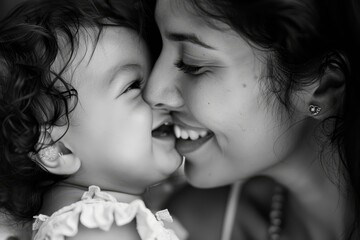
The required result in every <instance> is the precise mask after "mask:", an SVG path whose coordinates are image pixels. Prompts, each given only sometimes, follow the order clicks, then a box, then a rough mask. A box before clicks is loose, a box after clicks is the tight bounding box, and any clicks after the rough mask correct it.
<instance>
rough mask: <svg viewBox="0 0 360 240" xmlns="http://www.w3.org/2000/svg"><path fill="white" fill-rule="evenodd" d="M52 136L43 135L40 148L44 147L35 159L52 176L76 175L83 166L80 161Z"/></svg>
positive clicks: (47, 133)
mask: <svg viewBox="0 0 360 240" xmlns="http://www.w3.org/2000/svg"><path fill="white" fill-rule="evenodd" d="M55 132H56V131H55ZM52 135H53V134H51V133H49V132H48V131H44V132H43V133H42V134H41V137H40V141H41V142H39V146H43V147H42V148H41V150H40V151H39V152H38V154H37V155H36V156H35V157H33V159H35V160H36V161H37V162H38V163H39V164H40V165H41V166H42V167H43V168H45V169H46V170H47V171H49V172H50V173H52V174H56V175H71V174H74V173H76V172H77V171H78V170H79V169H80V166H81V162H80V159H79V158H78V157H76V156H75V155H74V154H73V153H72V152H71V151H70V150H69V149H67V148H66V147H65V145H64V144H63V143H62V142H61V141H57V142H54V140H53V138H52ZM54 135H56V134H54Z"/></svg>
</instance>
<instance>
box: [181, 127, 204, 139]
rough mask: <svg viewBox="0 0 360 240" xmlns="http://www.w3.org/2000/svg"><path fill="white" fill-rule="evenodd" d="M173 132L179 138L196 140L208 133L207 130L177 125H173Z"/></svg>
mask: <svg viewBox="0 0 360 240" xmlns="http://www.w3.org/2000/svg"><path fill="white" fill-rule="evenodd" d="M174 133H175V137H176V138H181V139H184V140H186V139H189V138H190V139H191V140H197V139H199V138H202V137H205V136H206V135H207V134H208V131H206V130H200V131H197V130H190V129H184V128H182V127H180V126H178V125H174Z"/></svg>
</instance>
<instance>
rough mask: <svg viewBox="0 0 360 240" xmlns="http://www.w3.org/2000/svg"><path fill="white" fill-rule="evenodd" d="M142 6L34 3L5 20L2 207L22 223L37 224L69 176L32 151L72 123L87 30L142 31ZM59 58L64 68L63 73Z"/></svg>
mask: <svg viewBox="0 0 360 240" xmlns="http://www.w3.org/2000/svg"><path fill="white" fill-rule="evenodd" d="M141 9H143V8H142V6H141V4H140V3H139V2H136V1H134V0H76V1H74V0H61V1H59V0H31V1H27V2H25V3H23V4H21V5H19V6H18V7H17V8H16V9H15V10H13V11H12V12H11V13H10V14H9V15H8V16H7V17H5V18H4V19H2V20H1V21H0V121H1V128H0V208H1V209H3V211H4V212H6V213H9V214H10V215H11V216H12V217H13V218H15V220H17V221H27V220H30V219H32V217H33V216H34V215H36V214H37V213H38V211H39V210H40V208H41V205H42V195H43V194H44V192H45V191H46V190H47V189H48V188H49V187H51V186H52V185H53V184H54V183H56V182H58V181H59V180H61V179H63V178H64V177H65V176H56V175H53V174H50V173H48V172H47V171H44V169H43V168H41V166H39V165H38V164H37V163H35V162H34V161H32V160H31V158H30V157H29V153H32V152H37V151H38V150H39V147H38V146H37V144H38V140H39V137H40V134H41V131H43V130H44V127H45V128H47V127H51V126H68V118H69V114H70V113H71V111H72V110H73V109H74V107H75V106H76V103H77V92H76V89H74V88H73V87H72V86H71V84H70V83H69V81H66V80H65V79H64V74H63V73H64V72H65V71H66V70H67V68H68V66H69V65H70V64H71V60H72V58H73V56H74V55H75V54H76V50H77V46H78V44H79V42H78V38H79V34H80V33H81V32H82V31H81V29H82V28H83V29H85V28H86V29H88V28H91V29H94V30H95V31H91V32H95V38H94V41H95V43H96V42H97V40H98V39H99V37H100V34H101V31H102V29H103V27H106V26H117V27H127V28H130V29H133V30H135V31H136V32H138V33H139V34H140V33H141V30H142V26H143V15H144V14H143V13H142V11H141ZM85 32H86V34H87V33H89V32H87V31H85ZM94 45H95V46H96V44H94ZM64 46H65V47H66V52H65V53H66V54H64V51H62V50H63V49H62V48H63V47H64ZM59 55H60V56H61V58H62V60H63V61H62V62H63V63H64V64H63V66H61V69H60V70H58V71H57V70H56V71H55V70H54V68H53V64H54V62H55V60H56V59H57V57H59Z"/></svg>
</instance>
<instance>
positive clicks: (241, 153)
mask: <svg viewBox="0 0 360 240" xmlns="http://www.w3.org/2000/svg"><path fill="white" fill-rule="evenodd" d="M341 2H342V1H336V0H332V1H326V2H324V1H319V0H294V1H287V0H251V1H247V0H243V1H235V0H234V1H231V0H223V1H211V0H204V1H195V0H182V1H180V0H174V1H167V0H158V1H157V3H156V9H155V18H156V21H157V24H158V27H159V30H160V33H161V37H162V43H163V46H162V50H161V53H160V55H159V58H158V60H157V62H156V64H155V66H154V69H153V72H152V74H151V76H150V79H149V81H148V83H147V86H146V90H145V93H144V97H145V99H146V100H147V101H148V102H149V103H150V104H151V105H152V106H153V107H157V108H160V109H166V110H168V111H170V112H171V114H172V116H173V117H174V119H175V122H176V125H175V127H174V129H175V134H176V136H177V138H178V140H177V144H176V147H177V150H178V151H179V152H180V153H181V154H182V155H184V156H185V157H186V161H185V175H186V178H187V180H188V181H189V182H190V184H191V185H193V186H194V187H196V188H211V189H208V190H197V189H196V188H191V187H188V188H185V189H184V190H182V191H181V192H180V193H179V194H177V195H176V196H174V197H173V200H172V201H170V203H169V206H170V208H171V210H172V213H173V214H175V215H177V216H178V217H179V218H180V220H181V221H182V223H183V224H184V225H185V227H186V228H187V229H188V231H189V233H190V238H189V239H208V240H209V239H216V240H218V239H224V240H225V239H292V240H294V239H316V240H322V239H324V240H325V239H326V240H329V239H341V238H349V239H350V238H351V237H353V238H354V239H357V238H356V236H357V235H356V233H357V228H358V221H357V220H358V216H359V211H358V207H357V206H358V203H359V198H358V194H359V188H358V182H359V181H358V179H359V176H358V169H359V167H358V165H359V164H358V160H359V157H358V156H359V153H358V150H357V149H358V146H359V144H358V143H359V140H358V136H359V135H358V134H359V131H358V129H359V128H358V126H357V125H356V124H355V123H356V122H358V120H359V113H358V110H357V109H355V106H354V103H355V102H358V99H357V97H356V95H355V94H353V93H357V92H358V91H359V87H358V81H359V78H358V70H357V68H356V67H357V66H359V65H357V64H358V63H357V60H356V59H357V57H358V53H360V51H359V49H358V47H357V46H356V45H358V41H357V39H356V37H355V35H354V34H353V32H352V31H351V30H350V29H351V28H352V27H353V26H352V25H348V23H347V22H348V20H351V19H350V18H351V17H350V15H349V14H345V13H346V8H347V7H348V9H351V7H350V6H344V4H345V3H341ZM347 4H348V3H347ZM254 176H262V177H259V178H253V177H254ZM243 183H245V184H243ZM228 184H231V187H226V185H228ZM224 186H225V187H224ZM240 186H242V188H241V189H240ZM239 192H240V193H239ZM354 209H355V211H354ZM234 213H237V214H234ZM223 226H224V227H223Z"/></svg>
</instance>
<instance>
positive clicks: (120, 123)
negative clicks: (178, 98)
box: [61, 27, 182, 193]
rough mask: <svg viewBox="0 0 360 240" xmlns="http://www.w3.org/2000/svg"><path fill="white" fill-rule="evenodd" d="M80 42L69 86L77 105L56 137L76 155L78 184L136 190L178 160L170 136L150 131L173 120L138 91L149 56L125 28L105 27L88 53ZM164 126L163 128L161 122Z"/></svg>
mask: <svg viewBox="0 0 360 240" xmlns="http://www.w3.org/2000/svg"><path fill="white" fill-rule="evenodd" d="M92 49H93V44H92V42H91V40H90V39H87V41H81V42H80V44H79V51H78V54H77V56H76V58H75V60H74V64H73V66H74V71H73V74H72V85H73V86H74V88H75V89H76V90H77V92H78V100H79V101H78V104H77V106H76V107H75V109H74V111H73V112H72V113H71V115H70V126H69V129H68V131H67V132H66V134H65V136H64V137H63V138H62V139H61V141H62V142H63V143H64V144H65V146H66V147H67V148H69V149H70V150H71V151H72V152H73V153H74V154H76V156H77V157H79V159H80V160H81V168H80V170H79V172H78V173H77V174H76V175H74V176H73V179H75V180H74V181H76V182H77V183H78V184H83V185H89V184H94V183H93V182H92V181H95V183H96V184H97V185H99V186H101V187H103V188H105V189H113V190H120V191H125V192H130V193H141V192H142V191H144V189H145V188H146V187H148V186H149V185H150V184H154V183H156V182H158V181H161V180H164V179H165V178H166V177H168V176H169V175H170V174H171V173H173V172H174V171H175V170H176V169H177V168H178V167H179V165H180V164H181V161H182V159H181V156H180V155H179V154H178V153H177V152H176V150H175V148H174V145H175V137H174V136H173V135H172V134H166V132H162V131H153V130H155V129H157V128H158V127H159V126H162V125H163V124H164V123H171V122H172V119H171V117H170V116H169V115H168V114H165V113H164V112H163V111H159V110H156V111H153V110H152V109H151V107H150V106H149V105H148V104H147V103H146V102H145V101H144V100H143V98H142V95H141V92H142V88H143V85H144V83H145V82H146V80H147V78H148V75H149V70H150V61H149V57H148V52H147V48H146V46H145V44H144V41H143V40H141V39H140V38H139V36H138V35H137V34H135V32H133V31H131V30H128V29H126V28H115V27H109V28H105V29H104V31H103V32H102V34H101V37H100V39H99V41H98V43H97V45H96V48H95V51H94V52H92ZM164 128H165V127H164Z"/></svg>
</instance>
